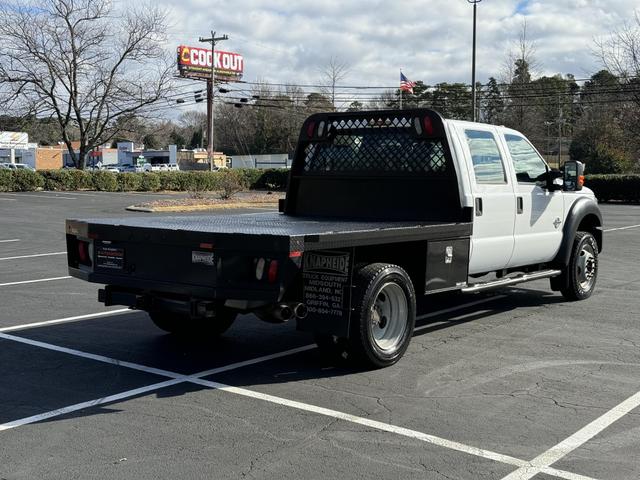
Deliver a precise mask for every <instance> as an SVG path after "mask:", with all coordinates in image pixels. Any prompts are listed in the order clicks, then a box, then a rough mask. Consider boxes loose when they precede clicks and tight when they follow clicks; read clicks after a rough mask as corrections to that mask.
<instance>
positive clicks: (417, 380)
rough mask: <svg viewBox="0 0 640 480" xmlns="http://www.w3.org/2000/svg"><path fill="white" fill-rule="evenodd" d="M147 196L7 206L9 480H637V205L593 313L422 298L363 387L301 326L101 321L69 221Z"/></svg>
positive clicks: (539, 296) (614, 210) (529, 302)
mask: <svg viewBox="0 0 640 480" xmlns="http://www.w3.org/2000/svg"><path fill="white" fill-rule="evenodd" d="M152 196H154V197H155V196H159V195H155V194H120V193H93V192H81V193H77V194H76V193H75V192H69V193H52V192H34V193H25V194H6V193H0V212H1V215H0V445H1V448H0V479H7V480H8V479H11V480H13V479H33V478H65V479H67V478H82V479H87V478H126V479H129V478H143V479H147V478H148V479H151V478H172V477H173V478H203V477H207V478H243V477H247V478H264V479H271V478H291V479H294V478H295V479H300V478H323V479H324V478H347V479H359V478H373V477H377V478H394V479H405V478H406V479H411V478H420V479H425V478H426V479H503V478H504V479H509V480H513V479H530V478H533V479H536V480H543V479H545V480H546V479H551V478H565V479H569V480H573V479H576V480H579V479H583V480H584V479H594V478H597V479H603V480H604V479H607V480H610V479H611V480H618V479H638V478H640V460H639V455H638V452H640V408H638V406H639V405H640V392H639V391H640V348H639V346H640V324H639V321H640V320H639V318H638V317H639V316H640V296H639V295H638V291H639V290H638V284H639V283H640V268H639V267H638V264H639V263H638V262H639V261H640V248H639V247H640V240H639V239H640V206H625V205H608V204H605V205H602V206H601V208H602V210H603V213H604V216H605V222H606V225H605V228H606V229H607V230H608V231H607V233H606V234H605V251H604V253H603V254H602V256H601V260H600V262H601V263H600V273H599V278H598V285H597V287H596V293H595V294H594V295H593V296H592V297H591V298H590V299H589V300H586V301H584V302H578V303H567V302H564V301H563V299H562V297H561V296H560V295H559V294H555V293H553V292H551V291H550V290H549V289H548V282H546V281H539V282H534V283H531V284H525V286H521V287H518V288H509V289H503V290H499V291H496V292H493V293H491V294H482V295H474V296H469V297H463V298H462V299H461V298H459V297H456V296H448V297H440V298H437V299H436V298H429V301H428V302H423V303H424V304H423V305H422V306H421V308H420V312H419V315H420V316H419V320H418V327H417V329H416V333H415V335H414V338H413V341H412V343H411V346H410V347H409V351H408V352H407V354H406V355H405V357H404V358H403V359H402V360H401V361H400V362H399V363H398V364H397V365H395V366H393V367H390V368H386V369H382V370H376V371H358V370H353V369H348V368H345V367H340V366H335V365H332V364H330V363H328V362H327V361H326V360H325V359H324V358H322V357H321V356H320V355H319V353H318V351H317V350H316V349H315V348H314V346H313V345H312V342H311V338H310V337H309V336H307V335H306V334H302V333H300V332H297V331H296V330H295V325H293V324H291V323H288V324H283V325H270V324H266V323H262V322H260V321H258V320H257V319H256V318H254V317H252V316H243V317H241V318H239V319H238V320H237V321H236V323H235V324H234V326H233V327H232V328H231V329H230V330H229V332H228V333H227V334H226V335H225V336H224V337H222V338H220V339H217V340H208V339H200V340H197V341H196V340H185V339H175V338H172V337H171V336H169V335H166V334H164V333H163V332H161V331H160V330H158V329H157V328H156V327H155V326H154V325H153V324H152V323H151V321H150V320H149V319H148V317H147V315H146V314H145V313H143V312H136V311H129V310H124V309H121V308H114V307H111V308H110V309H105V308H104V307H101V305H100V304H98V303H97V300H96V298H97V289H98V286H96V285H91V284H87V283H84V282H81V281H80V280H76V279H73V278H69V277H68V276H67V275H68V273H67V270H66V256H65V255H64V254H63V251H64V248H65V247H64V224H63V222H64V219H65V218H67V217H83V216H90V217H96V216H109V215H119V216H120V215H123V214H124V210H123V209H124V207H125V206H127V205H130V204H132V203H136V201H139V200H140V199H141V198H144V200H148V198H149V197H152ZM236 213H238V214H242V213H246V212H242V211H237V212H236ZM129 214H130V215H148V214H140V213H129Z"/></svg>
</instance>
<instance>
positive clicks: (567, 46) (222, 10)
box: [122, 0, 637, 86]
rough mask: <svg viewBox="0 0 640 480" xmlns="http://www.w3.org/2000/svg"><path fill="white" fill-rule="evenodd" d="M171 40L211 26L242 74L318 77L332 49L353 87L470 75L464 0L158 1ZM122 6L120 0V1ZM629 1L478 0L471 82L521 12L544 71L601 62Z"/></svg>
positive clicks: (586, 71) (630, 10)
mask: <svg viewBox="0 0 640 480" xmlns="http://www.w3.org/2000/svg"><path fill="white" fill-rule="evenodd" d="M159 3H160V4H163V5H164V6H166V7H167V8H169V9H170V11H171V17H172V23H173V25H172V29H171V32H169V33H170V40H171V42H172V44H173V46H177V45H179V44H197V39H198V36H200V35H207V36H208V35H209V31H210V30H211V29H212V28H215V29H216V31H217V32H218V33H227V34H228V35H229V37H230V40H228V41H226V42H224V43H223V44H221V45H220V48H221V49H228V50H232V51H237V52H240V53H242V54H243V55H244V57H245V79H246V80H249V81H255V80H256V79H261V80H266V81H270V82H278V83H285V82H292V83H317V81H318V79H319V76H320V74H319V70H320V69H321V68H322V67H323V66H325V65H326V64H327V62H328V60H329V59H330V58H331V57H338V58H339V59H340V60H342V61H345V62H347V63H348V64H349V65H350V73H349V76H348V77H347V78H346V79H345V80H344V81H343V83H345V84H351V85H389V86H394V85H397V83H398V76H399V74H398V69H399V68H400V67H402V68H403V71H404V72H405V74H406V75H407V76H408V77H409V78H410V79H412V80H423V81H425V82H426V83H430V84H433V83H437V82H445V81H447V82H465V83H469V82H470V76H471V75H470V68H471V58H470V57H471V27H472V7H471V5H469V4H468V2H467V1H466V0H423V1H417V0H413V1H409V0H393V1H389V0H387V1H382V0H373V1H361V0H342V1H339V0H314V1H306V0H302V1H298V2H290V1H285V0H262V1H260V0H235V1H234V2H230V1H224V0H160V2H159ZM122 5H123V6H124V4H122ZM635 7H637V1H636V0H567V1H559V2H558V1H554V0H528V1H522V0H521V1H517V0H484V1H483V2H482V3H480V4H479V5H478V67H477V68H478V75H477V76H478V80H479V81H483V82H484V81H486V80H487V79H488V77H489V76H498V75H499V74H500V70H501V68H502V64H503V61H504V58H505V54H506V52H507V50H508V49H509V47H510V45H511V44H512V42H514V41H515V40H517V38H518V35H519V31H520V25H521V22H522V19H523V18H526V20H527V24H528V29H529V37H530V39H531V40H533V41H535V43H536V45H537V58H538V62H539V63H540V66H541V73H544V74H554V73H574V74H575V75H576V76H577V77H584V76H588V75H590V74H591V73H593V72H595V71H597V70H598V69H599V68H600V65H599V64H598V62H597V60H596V59H595V57H594V56H593V55H592V54H591V47H592V45H593V39H594V37H597V36H602V35H605V34H607V33H608V32H610V31H612V30H613V29H615V28H618V27H620V26H621V25H622V24H623V22H624V21H629V20H631V19H632V18H633V14H634V8H635Z"/></svg>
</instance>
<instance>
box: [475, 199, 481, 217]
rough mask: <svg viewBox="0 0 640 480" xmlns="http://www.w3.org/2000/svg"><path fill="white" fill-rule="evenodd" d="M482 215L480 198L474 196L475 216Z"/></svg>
mask: <svg viewBox="0 0 640 480" xmlns="http://www.w3.org/2000/svg"><path fill="white" fill-rule="evenodd" d="M481 216H482V198H480V197H476V217H481Z"/></svg>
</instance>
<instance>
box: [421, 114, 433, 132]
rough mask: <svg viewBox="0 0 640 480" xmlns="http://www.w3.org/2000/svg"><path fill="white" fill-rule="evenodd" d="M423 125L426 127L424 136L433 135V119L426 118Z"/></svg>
mask: <svg viewBox="0 0 640 480" xmlns="http://www.w3.org/2000/svg"><path fill="white" fill-rule="evenodd" d="M422 124H423V125H424V134H425V135H428V136H432V135H433V123H432V122H431V117H424V119H423V120H422Z"/></svg>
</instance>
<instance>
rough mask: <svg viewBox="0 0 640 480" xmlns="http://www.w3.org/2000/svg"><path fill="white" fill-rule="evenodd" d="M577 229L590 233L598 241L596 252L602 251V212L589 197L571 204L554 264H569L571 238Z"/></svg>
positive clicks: (571, 245)
mask: <svg viewBox="0 0 640 480" xmlns="http://www.w3.org/2000/svg"><path fill="white" fill-rule="evenodd" d="M578 230H581V231H585V232H589V233H591V234H592V235H593V236H594V237H595V239H596V242H597V243H598V252H601V251H602V240H603V238H602V237H603V235H602V213H601V212H600V208H599V207H598V204H597V203H596V202H595V201H594V200H593V199H591V198H588V197H581V198H579V199H577V200H576V201H575V202H574V203H573V205H572V206H571V209H570V210H569V213H568V214H567V218H566V220H565V222H564V228H563V233H562V244H561V245H560V250H559V251H558V254H557V255H556V258H555V260H554V264H556V265H558V266H563V267H565V266H567V265H569V259H570V258H571V249H572V247H573V239H574V238H575V236H576V232H577V231H578Z"/></svg>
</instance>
